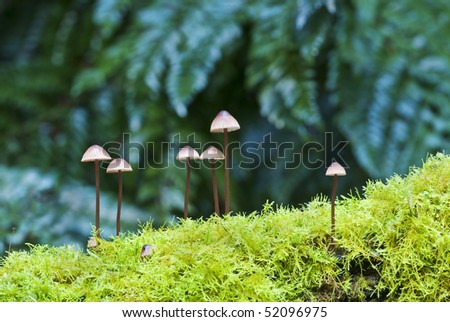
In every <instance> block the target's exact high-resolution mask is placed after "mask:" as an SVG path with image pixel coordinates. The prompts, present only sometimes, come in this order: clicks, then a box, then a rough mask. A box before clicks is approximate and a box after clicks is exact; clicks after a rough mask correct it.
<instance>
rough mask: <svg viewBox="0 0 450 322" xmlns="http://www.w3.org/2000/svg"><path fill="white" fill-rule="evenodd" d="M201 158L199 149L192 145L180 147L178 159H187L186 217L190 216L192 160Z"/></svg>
mask: <svg viewBox="0 0 450 322" xmlns="http://www.w3.org/2000/svg"><path fill="white" fill-rule="evenodd" d="M199 158H200V156H199V154H198V152H197V151H195V150H194V149H193V148H192V147H190V146H188V145H186V146H184V147H182V148H181V149H180V151H179V152H178V155H177V160H179V161H186V189H185V192H184V219H186V218H187V217H188V203H189V182H190V180H191V165H190V163H189V162H190V160H191V159H194V160H198V159H199Z"/></svg>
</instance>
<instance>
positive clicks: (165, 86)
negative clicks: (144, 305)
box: [0, 0, 450, 251]
mask: <svg viewBox="0 0 450 322" xmlns="http://www.w3.org/2000/svg"><path fill="white" fill-rule="evenodd" d="M449 13H450V3H449V2H448V1H444V0H438V1H431V0H427V1H422V0H420V1H419V0H408V1H400V2H395V1H394V2H392V1H387V0H383V1H376V2H373V1H357V0H353V1H333V0H317V1H313V0H296V1H293V0H291V1H269V0H261V1H243V0H230V1H219V0H203V1H202V0H190V1H163V0H161V1H131V0H97V1H87V0H62V1H25V0H23V1H20V0H18V1H12V0H4V1H2V2H1V3H0V106H1V109H0V122H1V129H2V135H1V137H0V147H1V150H2V153H1V154H0V163H1V164H2V167H1V168H0V172H1V174H2V175H1V177H2V180H1V181H0V182H1V186H0V189H1V203H0V216H1V219H0V220H1V225H0V238H1V239H2V244H1V249H0V251H4V250H5V249H6V250H7V249H8V248H9V247H10V246H11V247H16V248H17V247H23V245H24V243H25V242H33V243H39V242H53V243H75V242H79V243H81V245H83V247H84V243H85V240H86V238H87V236H89V234H90V227H89V224H90V223H92V222H93V219H94V212H93V207H94V206H93V203H94V194H93V189H92V187H93V184H94V182H93V181H94V180H93V179H94V178H93V166H92V164H84V163H81V162H80V159H81V156H82V154H83V153H84V151H85V150H86V149H87V147H89V146H90V145H92V144H99V145H105V147H107V148H109V151H110V152H111V155H112V156H113V157H118V156H119V155H121V156H123V157H124V158H126V159H127V160H129V161H130V163H131V164H132V166H133V168H134V172H132V173H127V174H126V175H124V198H125V199H126V205H125V207H128V208H126V209H125V210H124V214H123V217H124V221H125V223H126V226H125V228H126V229H129V230H137V229H138V228H139V222H145V221H149V220H150V221H153V223H154V225H155V226H160V225H162V224H164V223H167V222H172V221H173V220H175V218H176V217H178V216H180V215H182V208H183V193H184V184H185V170H184V165H183V164H182V163H177V162H175V161H174V159H175V155H176V153H177V151H178V148H180V147H181V146H182V145H183V144H185V143H189V144H192V145H194V143H196V146H194V147H195V148H197V151H198V152H199V153H200V152H201V151H202V149H203V148H205V147H206V145H207V143H212V144H217V145H219V146H220V145H221V144H223V141H222V136H221V135H219V134H212V133H209V126H210V123H211V121H212V120H213V118H214V117H215V115H216V114H217V113H218V112H219V111H220V110H222V109H226V110H228V111H229V112H230V113H231V114H232V115H234V116H235V117H236V119H237V120H238V121H239V122H240V124H241V130H239V131H236V132H232V133H231V134H230V140H231V141H232V142H233V147H236V149H234V150H233V169H232V171H231V174H232V179H231V184H232V186H231V194H232V195H231V197H232V198H231V200H232V205H231V208H232V210H233V211H236V212H241V211H242V212H250V211H253V210H255V209H260V207H261V205H262V204H263V203H264V202H265V201H266V200H267V199H269V200H273V201H275V202H277V203H284V204H292V205H294V206H297V205H299V204H300V203H303V202H306V201H308V200H310V199H311V197H312V196H314V195H317V194H328V193H329V190H330V180H329V178H326V177H325V176H324V172H325V168H326V166H327V165H328V164H329V163H330V162H331V161H332V158H333V157H335V158H338V159H339V160H340V161H343V162H345V164H346V165H347V166H348V168H347V172H348V176H347V177H346V178H345V180H341V181H340V187H339V192H340V193H347V192H348V191H349V189H351V188H352V187H360V186H361V185H362V184H363V183H365V182H366V180H367V179H368V178H382V177H386V176H390V175H392V174H393V173H405V172H406V171H407V169H408V167H409V166H410V165H414V164H420V163H421V161H422V160H423V159H424V158H425V157H426V155H427V153H433V152H435V151H439V150H444V151H445V150H448V146H449V134H450V133H449V131H450V130H449V129H450V124H449V122H450V43H449V42H448V41H446V39H447V38H448V34H449V33H450V15H449ZM269 139H270V140H271V142H275V143H278V144H277V145H276V146H277V147H278V148H277V149H275V148H274V147H272V145H271V144H270V142H269ZM347 141H348V142H349V143H348V144H347V145H345V144H344V143H342V144H341V145H340V146H339V145H338V143H339V142H347ZM239 143H240V144H241V145H240V146H239ZM281 143H284V145H281V146H280V144H281ZM318 144H320V145H321V146H323V147H324V149H323V150H321V149H318V147H319V145H318ZM334 148H336V149H335V150H334V152H338V151H339V152H340V153H339V154H337V153H334V155H333V149H334ZM340 148H342V150H340ZM308 151H309V152H310V153H309V154H308V153H306V152H308ZM255 155H258V156H259V158H260V160H253V161H255V162H253V161H252V162H250V161H251V159H249V158H250V157H253V159H254V157H255ZM301 157H302V158H303V159H300V158H301ZM292 160H296V164H295V166H291V164H293V162H292ZM258 161H260V162H258ZM300 161H303V162H302V164H300ZM313 161H317V162H316V163H314V162H313ZM197 165H198V169H195V170H194V171H193V173H192V187H191V199H190V215H191V216H192V217H194V218H196V217H201V216H203V217H206V216H209V215H210V214H211V213H212V212H213V204H212V195H211V191H210V190H211V178H210V171H209V170H208V168H207V167H206V166H205V165H202V166H200V164H197ZM243 165H244V166H243ZM104 166H105V165H104ZM219 183H220V186H221V187H222V186H223V185H222V183H223V167H222V168H221V169H220V171H219ZM101 184H102V187H101V189H102V194H103V196H104V198H105V199H104V200H102V216H103V217H105V220H104V228H105V235H108V234H109V233H111V234H112V232H113V224H114V216H115V199H114V198H115V194H116V193H117V192H116V191H117V186H116V184H117V178H116V177H115V176H113V175H106V174H105V173H104V171H103V172H102V173H101ZM11 191H16V193H11ZM220 193H221V196H223V190H221V191H220ZM131 205H132V206H131Z"/></svg>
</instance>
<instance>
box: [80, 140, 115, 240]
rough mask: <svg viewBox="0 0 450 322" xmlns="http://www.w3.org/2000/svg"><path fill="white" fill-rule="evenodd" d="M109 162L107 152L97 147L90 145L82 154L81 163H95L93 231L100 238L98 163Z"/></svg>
mask: <svg viewBox="0 0 450 322" xmlns="http://www.w3.org/2000/svg"><path fill="white" fill-rule="evenodd" d="M107 160H111V157H110V156H109V154H108V152H106V151H105V149H103V148H102V147H101V146H99V145H96V144H94V145H91V146H90V147H89V148H88V149H87V150H86V152H84V154H83V157H82V158H81V162H94V163H95V231H96V233H97V237H99V238H100V179H99V161H107Z"/></svg>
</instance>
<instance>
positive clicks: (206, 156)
mask: <svg viewBox="0 0 450 322" xmlns="http://www.w3.org/2000/svg"><path fill="white" fill-rule="evenodd" d="M223 159H225V156H224V155H223V153H222V151H220V150H219V149H218V148H216V147H215V146H210V147H209V148H207V149H206V150H205V151H203V153H202V154H201V155H200V160H223Z"/></svg>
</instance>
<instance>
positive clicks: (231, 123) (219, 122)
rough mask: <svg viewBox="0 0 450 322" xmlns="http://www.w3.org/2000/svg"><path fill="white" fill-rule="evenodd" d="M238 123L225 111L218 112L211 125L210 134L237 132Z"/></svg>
mask: <svg viewBox="0 0 450 322" xmlns="http://www.w3.org/2000/svg"><path fill="white" fill-rule="evenodd" d="M240 128H241V127H240V126H239V123H238V121H236V119H235V118H234V117H233V116H232V115H231V114H230V113H228V112H227V111H220V112H219V114H217V116H216V117H215V118H214V120H213V121H212V123H211V129H210V132H211V133H223V132H224V129H227V130H228V132H232V131H236V130H239V129H240Z"/></svg>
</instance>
